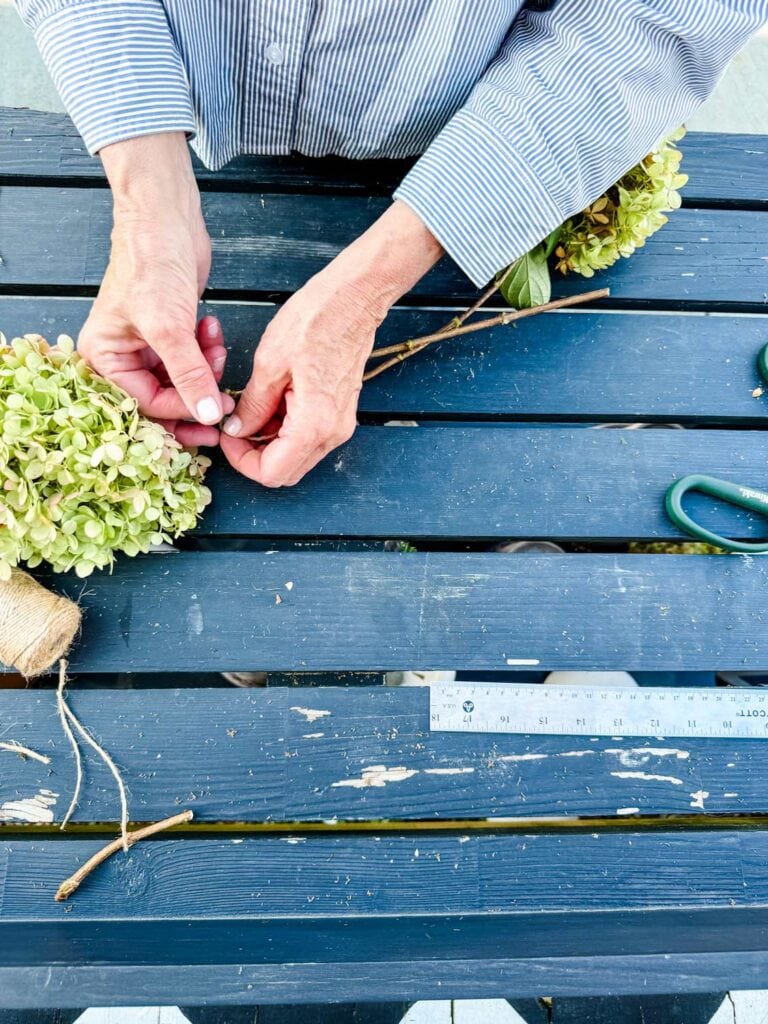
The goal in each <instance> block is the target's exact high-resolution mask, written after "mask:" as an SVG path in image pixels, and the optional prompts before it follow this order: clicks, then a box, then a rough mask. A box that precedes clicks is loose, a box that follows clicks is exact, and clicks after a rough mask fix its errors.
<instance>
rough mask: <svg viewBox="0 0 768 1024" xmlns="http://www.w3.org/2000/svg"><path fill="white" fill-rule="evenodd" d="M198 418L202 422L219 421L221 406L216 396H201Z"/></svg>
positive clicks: (198, 404)
mask: <svg viewBox="0 0 768 1024" xmlns="http://www.w3.org/2000/svg"><path fill="white" fill-rule="evenodd" d="M197 418H198V419H199V420H200V422H201V423H218V422H219V420H220V419H221V408H220V407H219V403H218V402H217V401H216V399H215V398H210V397H208V398H201V399H200V401H199V402H198V403H197Z"/></svg>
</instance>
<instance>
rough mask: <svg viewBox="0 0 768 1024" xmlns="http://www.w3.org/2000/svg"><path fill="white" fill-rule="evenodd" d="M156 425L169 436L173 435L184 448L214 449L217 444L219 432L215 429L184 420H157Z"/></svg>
mask: <svg viewBox="0 0 768 1024" xmlns="http://www.w3.org/2000/svg"><path fill="white" fill-rule="evenodd" d="M158 423H159V424H160V425H161V426H162V427H165V429H166V430H167V431H168V433H169V434H173V436H174V437H175V438H176V440H177V441H178V442H179V444H183V445H184V447H185V448H215V447H216V445H217V444H218V443H219V431H218V430H217V429H216V427H206V426H204V425H203V424H202V423H188V422H186V421H185V420H158Z"/></svg>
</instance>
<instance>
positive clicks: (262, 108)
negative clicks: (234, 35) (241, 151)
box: [243, 0, 312, 153]
mask: <svg viewBox="0 0 768 1024" xmlns="http://www.w3.org/2000/svg"><path fill="white" fill-rule="evenodd" d="M311 11H312V0H291V2H290V3H286V2H285V0H252V2H251V4H250V7H249V18H248V44H249V46H248V68H249V77H248V89H247V95H246V101H245V104H244V107H245V117H244V126H243V127H244V136H245V138H244V141H245V142H246V145H247V146H248V148H249V149H250V150H251V151H253V150H256V151H258V152H262V153H289V152H290V150H291V148H292V142H293V137H294V122H295V114H296V108H297V99H298V94H299V88H300V85H301V68H302V61H303V56H304V48H305V44H306V34H307V27H308V25H309V22H310V17H311Z"/></svg>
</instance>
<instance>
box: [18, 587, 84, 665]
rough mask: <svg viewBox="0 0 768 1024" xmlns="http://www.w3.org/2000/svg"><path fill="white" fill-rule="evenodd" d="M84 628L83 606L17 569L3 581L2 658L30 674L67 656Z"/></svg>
mask: <svg viewBox="0 0 768 1024" xmlns="http://www.w3.org/2000/svg"><path fill="white" fill-rule="evenodd" d="M79 628H80V609H79V608H78V606H77V605H76V604H75V603H74V602H73V601H70V600H69V599H68V598H66V597H60V596H59V595H58V594H52V593H51V591H50V590H46V589H45V587H43V586H41V585H40V584H39V583H37V582H36V581H35V580H33V579H32V577H31V576H29V575H28V574H27V573H25V572H22V571H21V570H20V569H13V570H12V572H11V578H10V580H8V581H7V582H0V661H2V662H3V663H4V664H6V665H8V666H9V667H13V668H16V669H18V671H19V672H21V673H22V674H23V675H25V676H27V677H30V678H31V677H32V676H39V675H41V674H42V673H43V672H46V671H47V670H48V669H49V668H51V667H52V666H53V665H54V664H55V663H56V662H57V661H58V660H59V658H63V657H64V656H65V655H66V653H67V651H68V650H69V648H70V647H71V645H72V641H73V640H74V639H75V635H76V634H77V631H78V629H79Z"/></svg>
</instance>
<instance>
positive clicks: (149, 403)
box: [110, 368, 189, 420]
mask: <svg viewBox="0 0 768 1024" xmlns="http://www.w3.org/2000/svg"><path fill="white" fill-rule="evenodd" d="M110 378H111V380H113V381H114V383H115V384H117V386H118V387H120V388H122V389H123V391H127V392H128V394H129V395H132V396H133V397H134V398H135V399H136V401H137V402H138V404H139V411H140V412H141V413H143V415H144V416H149V417H150V419H153V420H183V419H188V418H189V410H188V409H187V407H186V405H185V404H184V402H183V401H182V399H181V397H180V395H179V393H178V392H177V390H176V388H172V387H164V386H163V385H162V384H161V383H160V381H159V380H158V379H157V377H156V376H155V375H154V373H153V372H152V371H151V370H144V369H141V368H137V369H135V370H116V371H115V370H113V371H112V372H111V373H110Z"/></svg>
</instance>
